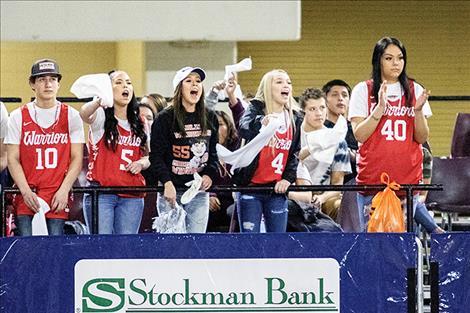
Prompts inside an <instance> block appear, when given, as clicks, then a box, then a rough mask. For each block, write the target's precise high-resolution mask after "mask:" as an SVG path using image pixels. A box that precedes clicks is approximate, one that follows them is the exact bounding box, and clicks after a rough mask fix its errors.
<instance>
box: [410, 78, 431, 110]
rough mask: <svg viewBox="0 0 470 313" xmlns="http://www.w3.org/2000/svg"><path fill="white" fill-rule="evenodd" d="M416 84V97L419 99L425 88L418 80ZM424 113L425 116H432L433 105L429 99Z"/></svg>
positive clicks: (424, 107)
mask: <svg viewBox="0 0 470 313" xmlns="http://www.w3.org/2000/svg"><path fill="white" fill-rule="evenodd" d="M414 86H415V98H416V99H418V98H419V96H421V94H422V93H423V91H424V88H423V86H421V85H420V84H418V83H417V82H414ZM423 113H424V116H426V117H427V118H428V117H430V116H432V111H431V106H430V105H429V102H428V101H426V103H425V104H424V106H423Z"/></svg>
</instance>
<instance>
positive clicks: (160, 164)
mask: <svg viewBox="0 0 470 313" xmlns="http://www.w3.org/2000/svg"><path fill="white" fill-rule="evenodd" d="M205 77H206V73H205V72H204V70H203V69H202V68H199V67H189V66H188V67H184V68H182V69H180V70H179V71H178V72H176V75H175V77H174V78H173V88H174V96H173V105H171V106H169V107H167V108H166V109H164V110H163V111H161V112H160V113H159V114H158V116H157V119H156V121H155V122H154V123H153V125H152V132H151V134H152V135H151V136H152V139H151V144H150V162H151V164H152V166H151V167H150V171H151V173H152V175H155V177H157V179H158V180H159V181H160V182H161V183H162V184H163V186H164V192H163V196H162V195H161V194H159V195H158V200H157V206H158V212H159V213H160V214H161V213H164V212H169V210H171V209H173V208H174V206H175V203H176V202H177V201H178V202H179V201H180V200H181V196H182V195H183V193H184V190H185V189H187V188H188V187H187V186H186V183H188V182H190V181H192V180H193V179H194V178H193V175H194V173H199V175H200V176H201V177H202V183H201V186H200V189H199V191H201V192H198V193H197V194H196V195H195V196H194V198H192V199H191V200H190V201H189V202H188V203H186V204H184V205H183V209H184V210H185V211H186V213H187V215H186V232H188V233H204V232H205V231H206V228H207V221H208V217H209V194H208V193H207V192H204V191H205V190H207V189H209V188H210V187H211V186H212V178H213V177H214V176H215V175H216V171H217V162H218V158H217V152H216V150H215V146H216V144H217V139H218V131H217V130H218V128H219V124H218V122H217V117H216V115H215V114H214V112H212V111H209V110H207V108H206V106H205V103H204V88H203V85H202V82H203V81H204V79H205ZM176 188H178V190H176Z"/></svg>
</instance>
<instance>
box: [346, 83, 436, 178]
mask: <svg viewBox="0 0 470 313" xmlns="http://www.w3.org/2000/svg"><path fill="white" fill-rule="evenodd" d="M361 89H362V90H361ZM364 89H365V90H364ZM422 90H423V88H422V87H421V86H419V85H418V84H416V83H414V82H413V81H410V94H411V95H410V96H411V103H412V107H407V106H406V105H405V101H406V100H405V96H404V94H403V91H402V88H401V85H400V83H398V82H397V83H395V84H390V85H387V100H388V106H387V108H386V110H385V113H384V115H383V116H382V118H381V119H380V121H379V123H378V125H377V128H376V129H375V131H374V132H373V133H372V135H370V137H369V138H368V139H367V140H366V141H365V142H364V143H362V144H360V146H359V153H358V158H357V173H358V176H357V179H356V180H357V182H358V184H380V174H381V173H382V172H386V173H388V174H389V175H390V178H391V180H394V181H396V182H398V183H400V184H417V183H419V182H420V180H421V178H422V173H423V167H422V162H423V156H422V151H421V145H420V144H419V143H418V142H416V141H415V140H414V120H415V112H414V105H415V102H416V96H415V95H416V94H421V92H422ZM354 93H355V95H354ZM360 100H362V101H360ZM375 106H376V100H375V97H374V96H373V93H372V81H371V80H368V81H366V82H362V83H360V84H358V85H357V86H356V87H355V88H354V91H353V95H352V97H351V105H350V115H349V117H350V118H352V117H358V116H359V117H364V118H365V117H367V116H368V115H370V114H371V112H372V110H373V109H374V108H375ZM365 109H366V110H367V111H364V110H365ZM423 112H424V114H425V116H429V115H431V110H430V108H429V104H428V103H426V105H425V107H424V108H423ZM364 113H365V115H364Z"/></svg>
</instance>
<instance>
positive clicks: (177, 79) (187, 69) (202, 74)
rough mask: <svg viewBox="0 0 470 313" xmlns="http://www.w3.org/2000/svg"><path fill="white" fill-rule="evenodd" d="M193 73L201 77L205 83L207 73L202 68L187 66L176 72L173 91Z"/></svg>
mask: <svg viewBox="0 0 470 313" xmlns="http://www.w3.org/2000/svg"><path fill="white" fill-rule="evenodd" d="M193 72H194V73H197V74H199V77H201V81H204V79H205V78H206V72H204V70H203V69H202V68H200V67H191V66H185V67H183V68H182V69H180V70H179V71H178V72H176V74H175V77H174V78H173V90H175V89H176V87H177V86H178V84H179V83H180V82H181V81H183V79H185V78H186V77H188V75H189V74H191V73H193Z"/></svg>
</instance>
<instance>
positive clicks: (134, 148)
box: [87, 125, 145, 198]
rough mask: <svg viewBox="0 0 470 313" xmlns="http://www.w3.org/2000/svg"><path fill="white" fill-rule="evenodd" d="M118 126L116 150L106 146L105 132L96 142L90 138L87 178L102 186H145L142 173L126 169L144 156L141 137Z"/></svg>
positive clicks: (133, 195)
mask: <svg viewBox="0 0 470 313" xmlns="http://www.w3.org/2000/svg"><path fill="white" fill-rule="evenodd" d="M117 128H118V132H119V139H118V142H117V146H116V151H113V150H111V149H109V148H108V147H106V145H105V140H106V139H105V137H104V134H103V136H102V137H101V139H100V140H99V141H98V142H97V143H96V144H93V143H92V142H91V140H90V142H89V150H91V151H89V153H90V160H89V162H88V172H87V179H88V180H89V181H94V182H97V183H98V184H100V185H101V186H145V179H144V177H143V176H142V174H140V173H139V174H132V173H131V172H128V171H127V170H126V166H127V165H129V164H131V163H132V162H134V161H138V160H139V159H140V158H141V157H142V156H143V152H142V149H141V147H140V143H141V139H140V138H139V137H137V136H135V135H133V134H132V133H131V131H129V130H126V129H124V128H123V127H121V126H119V125H118V126H117ZM90 137H91V136H89V138H90ZM119 196H121V197H127V198H142V197H143V196H144V195H143V194H141V193H140V194H119Z"/></svg>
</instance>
